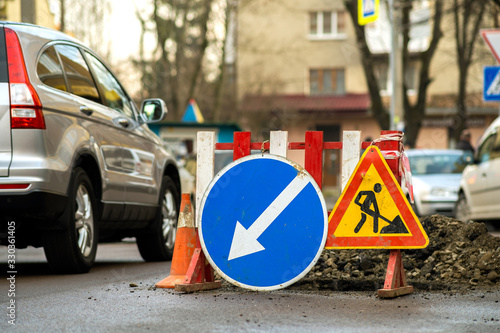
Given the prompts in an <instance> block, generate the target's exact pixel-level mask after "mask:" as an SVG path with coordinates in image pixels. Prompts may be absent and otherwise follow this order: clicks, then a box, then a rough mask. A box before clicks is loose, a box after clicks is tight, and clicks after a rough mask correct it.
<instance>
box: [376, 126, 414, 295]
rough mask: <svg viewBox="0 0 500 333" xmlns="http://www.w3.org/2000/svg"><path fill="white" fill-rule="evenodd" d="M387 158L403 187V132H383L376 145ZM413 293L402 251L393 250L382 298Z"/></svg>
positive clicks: (390, 255) (380, 290)
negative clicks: (407, 282)
mask: <svg viewBox="0 0 500 333" xmlns="http://www.w3.org/2000/svg"><path fill="white" fill-rule="evenodd" d="M375 145H376V146H377V147H379V148H380V151H381V152H382V155H383V156H384V157H385V159H386V162H387V165H388V166H389V167H390V169H391V171H392V173H393V174H394V177H395V178H396V180H397V181H398V183H399V184H400V185H401V172H400V170H401V166H400V165H401V155H402V154H403V132H401V131H382V132H381V140H379V141H378V142H376V143H375ZM411 293H413V286H408V285H407V284H406V277H405V270H404V267H403V259H402V256H401V250H400V249H396V250H391V252H390V254H389V262H388V263H387V272H386V275H385V282H384V288H383V289H379V290H378V296H379V297H380V298H394V297H398V296H402V295H408V294H411Z"/></svg>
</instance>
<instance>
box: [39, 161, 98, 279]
mask: <svg viewBox="0 0 500 333" xmlns="http://www.w3.org/2000/svg"><path fill="white" fill-rule="evenodd" d="M96 207H97V205H96V199H95V195H94V191H93V188H92V183H91V182H90V179H89V177H88V176H87V174H86V173H85V171H84V170H83V169H81V168H76V169H75V170H74V172H73V178H72V181H71V185H70V191H69V205H68V209H66V211H65V213H64V214H63V217H62V219H64V220H63V221H62V222H63V224H64V227H65V228H64V230H51V231H47V232H46V233H45V234H44V235H43V249H44V251H45V256H46V257H47V261H48V262H49V265H50V266H51V267H52V269H54V270H55V271H57V272H62V273H86V272H88V271H89V270H90V268H91V267H92V265H93V264H94V261H95V256H96V252H97V242H98V225H97V217H96V215H95V213H96V211H97V210H96Z"/></svg>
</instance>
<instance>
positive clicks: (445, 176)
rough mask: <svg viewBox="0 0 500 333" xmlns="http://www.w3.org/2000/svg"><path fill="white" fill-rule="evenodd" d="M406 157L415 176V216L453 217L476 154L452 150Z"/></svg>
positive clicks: (416, 151) (412, 153)
mask: <svg viewBox="0 0 500 333" xmlns="http://www.w3.org/2000/svg"><path fill="white" fill-rule="evenodd" d="M406 154H407V155H408V159H409V161H410V168H411V173H412V182H413V195H414V199H415V202H414V204H413V205H412V206H413V210H414V211H415V214H417V215H418V216H426V215H432V214H441V215H447V216H452V215H453V213H454V208H455V203H456V201H457V199H458V188H459V186H460V178H461V174H462V171H463V170H464V168H465V166H466V165H467V164H468V163H470V162H471V161H472V155H471V154H470V153H468V152H464V151H462V150H450V149H441V150H440V149H413V150H408V151H406Z"/></svg>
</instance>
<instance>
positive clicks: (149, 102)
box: [141, 98, 167, 124]
mask: <svg viewBox="0 0 500 333" xmlns="http://www.w3.org/2000/svg"><path fill="white" fill-rule="evenodd" d="M166 114H167V105H166V104H165V102H164V101H163V100H162V99H160V98H149V99H145V100H144V101H143V102H142V105H141V119H142V120H143V121H144V122H145V123H148V124H149V123H156V122H159V121H161V120H163V118H165V115H166Z"/></svg>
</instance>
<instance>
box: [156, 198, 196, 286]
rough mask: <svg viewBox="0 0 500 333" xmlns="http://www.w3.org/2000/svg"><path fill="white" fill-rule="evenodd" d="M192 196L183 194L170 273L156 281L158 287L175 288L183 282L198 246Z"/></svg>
mask: <svg viewBox="0 0 500 333" xmlns="http://www.w3.org/2000/svg"><path fill="white" fill-rule="evenodd" d="M190 197H191V196H190V194H182V201H181V209H180V212H179V220H178V223H177V234H176V237H175V246H174V254H173V256H172V265H171V267H170V275H169V276H167V277H166V278H164V279H163V280H161V281H160V282H157V283H156V287H158V288H175V285H176V284H179V283H183V282H184V279H185V278H186V272H187V270H188V268H189V264H190V262H191V258H192V257H193V253H194V251H195V247H196V228H195V226H194V221H193V212H192V209H191V199H190Z"/></svg>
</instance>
